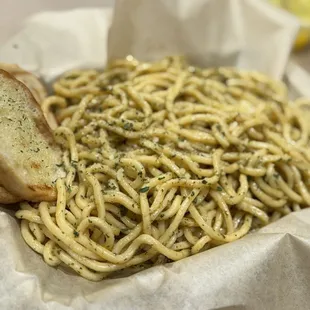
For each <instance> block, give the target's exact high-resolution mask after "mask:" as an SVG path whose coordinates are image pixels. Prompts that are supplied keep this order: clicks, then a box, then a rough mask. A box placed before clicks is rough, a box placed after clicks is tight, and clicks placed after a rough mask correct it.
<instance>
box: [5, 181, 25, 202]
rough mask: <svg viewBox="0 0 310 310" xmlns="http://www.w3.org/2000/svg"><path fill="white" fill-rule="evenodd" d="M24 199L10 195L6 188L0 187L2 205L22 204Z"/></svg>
mask: <svg viewBox="0 0 310 310" xmlns="http://www.w3.org/2000/svg"><path fill="white" fill-rule="evenodd" d="M22 200H23V199H21V198H20V197H17V196H15V195H13V194H11V193H9V192H8V191H7V190H6V189H5V188H4V187H2V186H1V185H0V203H2V204H12V203H16V202H20V201H22Z"/></svg>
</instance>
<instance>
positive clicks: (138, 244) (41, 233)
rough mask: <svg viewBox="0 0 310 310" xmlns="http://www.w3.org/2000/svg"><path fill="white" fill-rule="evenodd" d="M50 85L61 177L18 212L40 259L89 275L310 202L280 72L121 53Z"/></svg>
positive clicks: (305, 145)
mask: <svg viewBox="0 0 310 310" xmlns="http://www.w3.org/2000/svg"><path fill="white" fill-rule="evenodd" d="M54 90H55V95H54V96H53V97H49V98H47V99H46V100H45V101H44V102H43V105H42V109H43V111H44V112H45V115H49V116H50V117H52V118H53V119H54V120H55V121H54V124H55V126H54V127H55V130H54V133H55V138H56V140H57V142H59V144H61V145H62V147H63V149H64V156H63V165H64V168H65V170H66V171H67V176H66V178H65V179H59V180H58V181H57V183H56V187H57V192H58V197H57V202H55V203H50V202H41V203H39V204H30V203H27V202H24V203H22V204H21V206H20V210H19V211H17V213H16V216H17V217H18V218H19V219H22V221H21V233H22V236H23V238H24V239H25V241H26V243H27V244H28V245H29V246H30V247H31V248H32V249H33V250H35V251H36V252H38V253H40V254H41V255H42V256H43V258H44V260H45V262H46V263H47V264H49V265H50V266H58V265H60V264H65V265H67V266H69V267H70V268H71V269H73V270H74V271H76V272H77V273H78V274H80V275H81V276H83V277H84V278H87V279H89V280H93V281H98V280H101V279H103V278H105V277H107V276H110V275H111V274H113V273H114V272H116V271H119V270H121V269H126V268H130V267H135V266H136V267H137V266H139V267H142V268H145V267H148V266H153V265H156V264H162V263H165V262H169V261H176V260H180V259H182V258H184V257H187V256H189V255H192V254H196V253H199V252H201V251H204V250H206V249H209V248H212V247H214V246H217V245H220V244H224V243H227V242H232V241H234V240H237V239H239V238H241V237H243V236H244V235H246V234H247V233H249V232H250V231H251V230H253V229H255V228H259V227H261V226H264V225H266V224H268V223H270V222H272V221H274V220H276V219H278V218H280V217H281V216H283V215H286V214H288V213H290V212H292V211H297V210H299V209H301V208H303V207H306V206H308V205H309V204H310V184H309V172H310V148H309V131H308V127H307V122H306V120H305V118H304V117H303V115H302V112H301V110H300V109H297V108H294V106H293V104H292V102H289V100H288V97H287V89H286V87H285V85H284V84H282V83H281V82H277V81H273V80H271V79H269V78H268V77H266V76H264V75H263V74H260V73H257V72H246V71H240V70H237V69H234V68H214V69H205V70H203V69H199V68H194V67H191V66H188V65H187V64H186V63H185V62H184V61H183V59H182V58H181V57H168V58H165V59H163V60H161V61H159V62H157V63H141V62H138V61H137V60H135V59H133V58H132V57H130V56H129V57H127V59H124V60H118V61H115V62H113V63H112V64H110V65H109V67H108V68H107V69H106V70H105V71H103V72H98V71H95V70H76V71H72V72H69V73H66V74H65V75H64V76H62V77H61V78H60V79H59V80H58V81H56V83H55V84H54ZM58 124H59V126H58Z"/></svg>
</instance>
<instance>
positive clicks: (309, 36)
mask: <svg viewBox="0 0 310 310" xmlns="http://www.w3.org/2000/svg"><path fill="white" fill-rule="evenodd" d="M269 1H270V2H271V3H273V4H275V5H276V6H279V7H281V8H283V9H285V10H287V11H288V12H290V13H292V14H294V15H295V16H296V17H298V18H299V20H300V22H301V28H300V31H299V33H298V36H297V38H296V42H295V46H294V49H295V50H300V49H302V48H304V47H305V46H306V45H307V44H308V43H309V42H310V0H269Z"/></svg>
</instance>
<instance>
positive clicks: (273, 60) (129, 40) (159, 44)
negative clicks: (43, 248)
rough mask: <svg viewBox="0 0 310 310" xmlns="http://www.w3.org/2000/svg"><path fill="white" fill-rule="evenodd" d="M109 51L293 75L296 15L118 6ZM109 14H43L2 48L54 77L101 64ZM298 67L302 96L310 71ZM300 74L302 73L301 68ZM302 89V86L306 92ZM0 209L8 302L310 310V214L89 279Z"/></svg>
mask: <svg viewBox="0 0 310 310" xmlns="http://www.w3.org/2000/svg"><path fill="white" fill-rule="evenodd" d="M114 17H115V18H114V22H113V24H112V28H111V32H110V37H109V46H108V51H109V56H108V57H109V58H114V57H120V56H125V55H127V54H129V53H131V54H134V56H136V57H138V58H141V59H155V58H159V57H162V56H164V55H167V54H174V53H178V54H186V55H187V56H188V57H189V59H190V61H192V62H193V63H195V64H199V65H205V66H208V65H212V66H214V65H231V66H234V65H236V66H238V67H242V68H247V69H257V70H260V71H263V72H265V73H268V74H270V75H272V76H274V77H281V76H282V75H283V73H284V72H285V68H286V63H287V60H288V56H289V52H290V48H291V43H292V40H293V38H294V36H295V34H296V31H297V29H298V25H297V23H296V21H295V20H294V19H293V18H291V17H290V16H288V15H287V14H285V13H283V12H281V11H278V10H275V9H273V8H271V7H269V6H267V5H266V4H265V3H262V2H260V1H258V0H196V1H186V0H171V1H164V0H157V1H151V0H131V1H129V0H126V1H124V0H123V1H122V0H119V1H117V6H116V12H115V16H114ZM110 21H111V11H109V10H107V9H88V10H75V11H71V12H62V13H59V12H57V13H55V12H49V13H42V14H39V15H36V16H34V17H33V18H31V19H30V20H28V21H27V22H26V23H25V25H24V28H23V29H22V30H21V32H20V33H18V34H17V35H16V36H15V37H13V38H12V39H11V40H10V41H9V42H7V44H6V45H4V46H2V47H1V48H0V61H7V62H15V63H18V64H19V65H21V66H23V67H24V68H26V69H28V70H32V71H33V72H35V73H37V74H39V75H40V76H41V77H43V78H44V79H45V81H47V82H50V81H51V80H53V79H54V78H55V77H56V76H57V75H59V74H60V73H62V72H63V71H65V70H68V69H71V68H75V67H103V66H104V64H105V62H106V59H107V45H106V43H107V34H108V27H109V25H110ZM300 70H301V69H300V68H298V67H297V66H296V65H295V64H294V63H290V66H289V67H288V71H287V74H286V76H285V78H286V80H288V81H289V85H290V86H292V90H293V92H294V94H302V93H303V91H304V90H306V85H310V84H307V83H309V76H308V75H307V74H306V73H305V72H303V73H302V74H299V73H298V72H300ZM301 71H302V70H301ZM300 85H302V86H301V87H300ZM1 210H2V211H0V249H1V252H0V279H1V281H0V309H13V310H14V309H23V310H24V309H26V310H27V309H31V310H33V309H57V310H62V309H235V310H236V309H275V310H277V309H308V308H309V304H310V294H309V291H310V262H309V258H310V209H305V210H303V211H301V212H297V213H293V214H291V215H289V216H287V217H285V218H283V219H281V220H280V221H278V222H276V223H274V224H271V225H269V226H267V227H265V228H264V229H261V230H260V231H258V232H256V233H253V234H251V235H248V236H246V237H245V238H243V239H241V240H239V241H236V242H234V243H232V244H227V245H223V246H220V247H217V248H214V249H212V250H209V251H207V252H204V253H201V254H198V255H195V256H192V257H190V258H187V259H184V260H182V261H179V262H176V263H172V264H168V265H165V266H159V267H155V268H151V269H149V270H146V271H143V272H140V273H138V274H135V275H133V276H130V277H127V278H122V279H116V280H105V281H102V282H100V283H93V282H88V281H86V280H84V279H82V278H79V277H78V276H74V275H71V274H66V273H64V272H63V271H62V270H57V269H54V268H51V267H49V266H47V265H46V264H45V263H44V262H43V260H42V258H41V257H40V256H39V255H37V254H36V253H34V252H33V251H32V250H31V249H30V248H28V247H27V246H26V244H25V243H24V241H23V240H22V238H21V236H20V231H19V226H18V222H17V221H16V220H15V219H14V217H13V216H12V214H13V211H11V212H10V210H8V209H4V208H3V209H1Z"/></svg>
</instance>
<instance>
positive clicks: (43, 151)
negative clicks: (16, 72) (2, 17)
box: [0, 70, 64, 202]
mask: <svg viewBox="0 0 310 310" xmlns="http://www.w3.org/2000/svg"><path fill="white" fill-rule="evenodd" d="M1 100H2V102H1ZM11 102H13V103H11ZM1 107H2V109H3V113H2V115H1V113H0V130H2V131H4V134H2V141H1V136H0V183H1V184H3V186H4V187H5V189H6V190H7V191H8V192H9V193H11V194H12V195H13V196H14V195H15V196H16V197H20V198H21V199H23V200H30V201H41V200H47V201H53V200H55V199H56V190H55V186H54V185H53V184H54V182H55V180H56V179H57V178H58V177H61V176H63V175H64V173H63V171H60V168H58V167H56V166H57V163H60V162H61V151H60V149H59V147H58V146H57V145H56V143H55V141H54V138H53V134H52V132H51V129H50V128H49V126H48V124H47V122H46V120H45V118H44V115H43V112H42V110H41V108H40V106H39V104H38V103H37V101H36V100H35V98H34V97H33V95H32V93H31V92H30V90H29V89H28V88H27V87H26V86H25V85H24V84H23V83H21V82H20V81H18V80H17V79H16V78H15V77H14V76H12V75H11V74H10V73H8V72H6V71H4V70H0V112H1ZM20 111H22V112H20ZM21 113H24V114H23V115H24V116H25V118H23V119H21ZM26 116H27V117H26ZM8 118H9V119H10V121H11V122H10V123H8V121H7V120H6V119H8ZM5 121H6V123H7V124H8V125H10V127H8V125H6V123H5ZM13 136H14V139H13V138H12V137H13ZM9 138H11V140H10V142H7V141H8V140H9ZM12 139H13V140H12ZM13 142H14V143H13ZM8 143H11V144H12V148H11V149H9V147H10V146H9V144H8ZM1 144H2V145H1ZM5 144H6V145H5ZM4 148H6V149H4ZM0 202H1V200H0Z"/></svg>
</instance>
